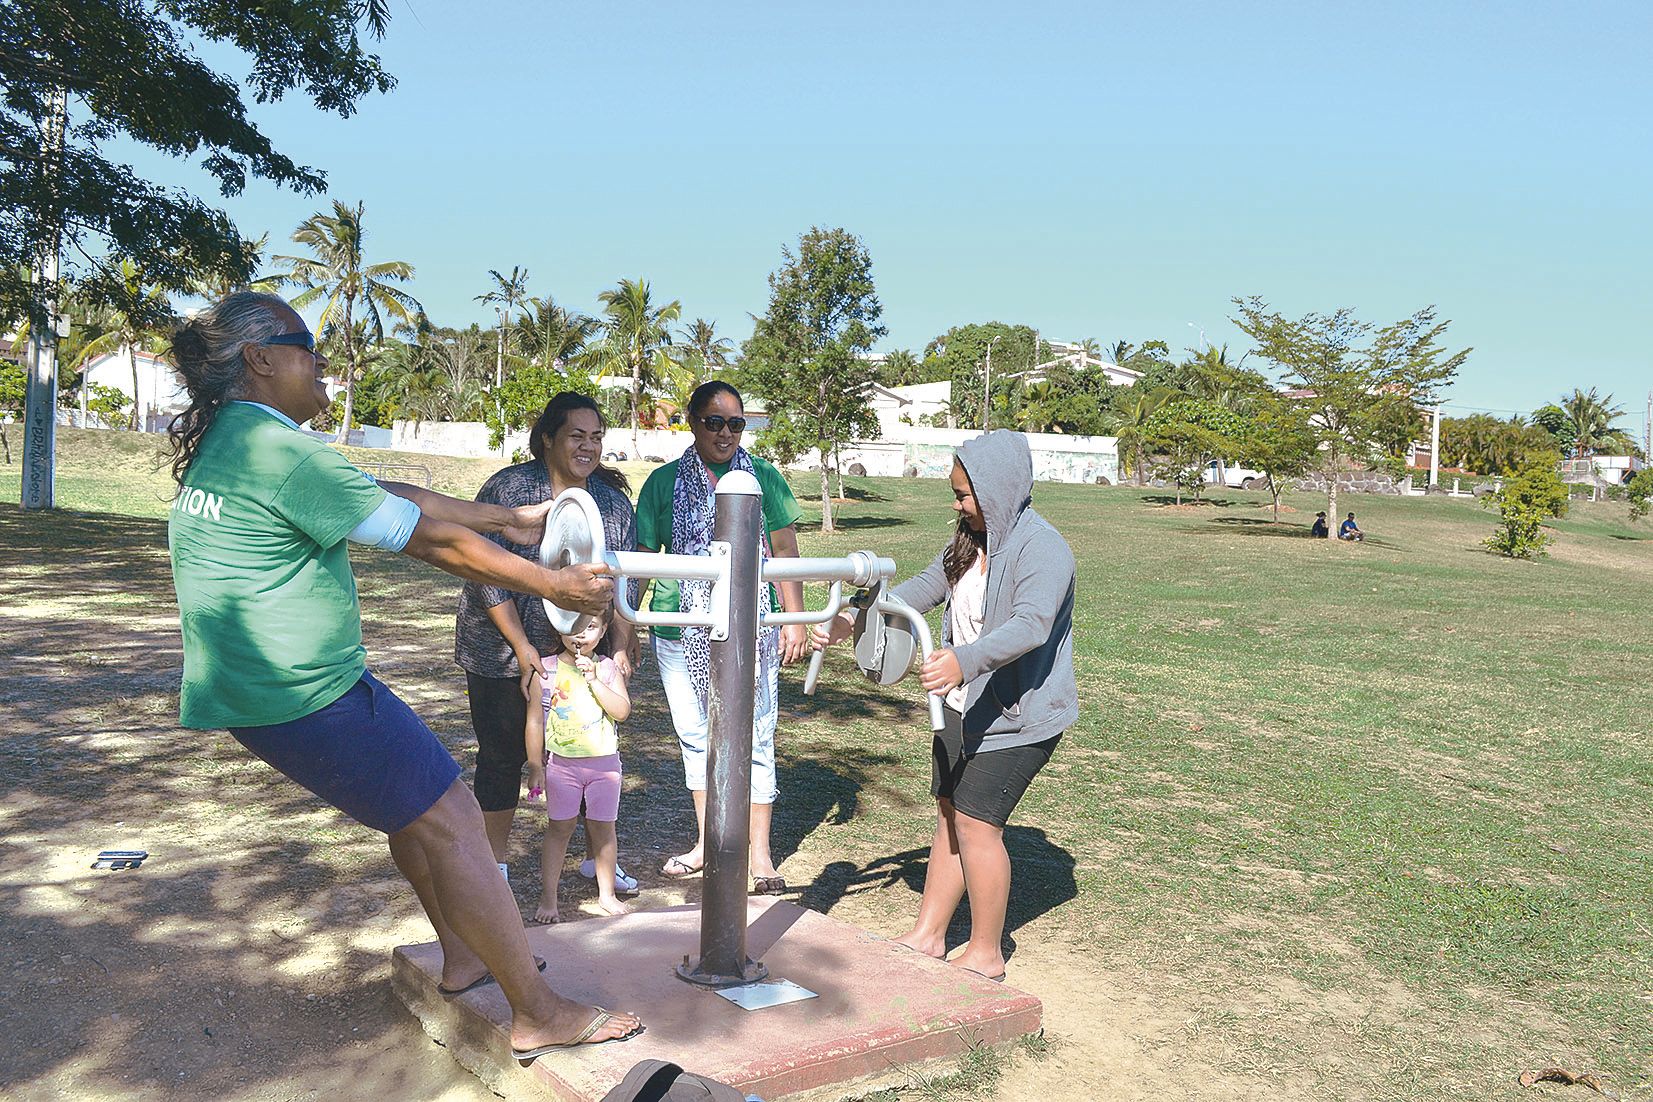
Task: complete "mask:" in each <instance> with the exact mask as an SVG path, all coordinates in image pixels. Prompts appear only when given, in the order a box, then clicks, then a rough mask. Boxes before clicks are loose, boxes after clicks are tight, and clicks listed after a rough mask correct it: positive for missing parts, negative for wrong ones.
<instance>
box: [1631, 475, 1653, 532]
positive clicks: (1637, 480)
mask: <svg viewBox="0 0 1653 1102" xmlns="http://www.w3.org/2000/svg"><path fill="white" fill-rule="evenodd" d="M1624 492H1625V496H1626V497H1628V498H1629V499H1630V519H1631V520H1640V519H1641V518H1642V517H1645V516H1646V515H1647V511H1648V507H1649V504H1650V503H1653V467H1643V468H1642V469H1641V470H1639V471H1637V472H1636V476H1635V477H1634V478H1632V479H1631V480H1630V481H1629V482H1628V483H1627V484H1626V485H1625V487H1624Z"/></svg>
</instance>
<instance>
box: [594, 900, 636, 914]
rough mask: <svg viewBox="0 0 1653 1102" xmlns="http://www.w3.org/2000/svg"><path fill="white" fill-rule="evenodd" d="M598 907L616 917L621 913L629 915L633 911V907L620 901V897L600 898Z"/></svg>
mask: <svg viewBox="0 0 1653 1102" xmlns="http://www.w3.org/2000/svg"><path fill="white" fill-rule="evenodd" d="M597 907H598V909H599V910H601V911H603V912H604V913H605V914H607V915H610V916H611V917H616V918H617V917H619V916H620V915H629V914H630V913H631V908H630V907H628V906H626V905H625V904H624V903H622V902H620V900H619V899H618V898H613V899H598V900H597Z"/></svg>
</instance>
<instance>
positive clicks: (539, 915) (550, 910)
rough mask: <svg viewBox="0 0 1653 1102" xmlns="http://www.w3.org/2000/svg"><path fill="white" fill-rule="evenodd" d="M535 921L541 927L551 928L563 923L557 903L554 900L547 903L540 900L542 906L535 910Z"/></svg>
mask: <svg viewBox="0 0 1653 1102" xmlns="http://www.w3.org/2000/svg"><path fill="white" fill-rule="evenodd" d="M534 921H535V922H538V923H539V924H540V925H541V926H551V925H555V924H556V923H558V922H561V921H562V916H561V915H560V914H558V913H557V901H556V900H555V899H553V900H551V902H549V903H547V902H546V901H545V900H543V899H542V900H540V905H539V906H538V907H536V908H534Z"/></svg>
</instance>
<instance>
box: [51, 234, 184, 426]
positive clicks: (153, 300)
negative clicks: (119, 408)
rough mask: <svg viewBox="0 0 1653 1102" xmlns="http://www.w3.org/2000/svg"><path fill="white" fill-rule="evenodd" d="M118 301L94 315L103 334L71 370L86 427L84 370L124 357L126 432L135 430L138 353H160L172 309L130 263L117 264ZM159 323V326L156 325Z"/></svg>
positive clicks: (89, 344)
mask: <svg viewBox="0 0 1653 1102" xmlns="http://www.w3.org/2000/svg"><path fill="white" fill-rule="evenodd" d="M120 275H121V281H120V290H119V292H118V295H119V300H118V301H116V302H114V303H112V304H110V305H109V306H106V307H104V308H103V309H102V310H100V311H98V313H97V318H96V320H97V324H98V325H99V326H100V327H102V329H103V333H102V334H101V335H100V336H98V337H96V338H94V339H93V340H90V341H88V342H86V344H84V345H83V346H81V349H80V352H79V354H78V355H77V356H76V357H75V360H74V362H73V363H71V364H70V367H71V368H74V369H76V370H79V371H80V372H81V378H80V414H81V424H82V425H84V424H85V423H86V369H87V368H88V367H89V366H90V365H91V363H92V361H93V360H95V359H97V358H98V357H99V356H106V355H108V354H110V353H113V352H118V353H119V354H120V355H122V356H125V357H126V362H127V366H128V367H129V368H131V371H132V415H131V417H130V419H129V420H128V422H127V428H128V429H129V430H131V431H136V430H137V428H138V416H139V408H138V407H139V406H140V405H141V404H142V402H141V400H140V398H139V394H138V352H140V351H144V352H152V353H159V352H163V351H165V349H166V338H165V337H164V336H163V335H162V333H163V331H164V329H166V328H170V324H169V323H170V320H171V317H172V306H171V304H170V303H169V302H168V301H167V296H166V292H165V291H164V290H162V289H161V288H160V287H153V286H151V287H146V286H144V277H143V271H142V269H140V268H139V267H138V266H137V265H136V264H134V263H133V262H132V261H130V260H124V259H123V260H122V261H121V262H120ZM158 322H159V324H158Z"/></svg>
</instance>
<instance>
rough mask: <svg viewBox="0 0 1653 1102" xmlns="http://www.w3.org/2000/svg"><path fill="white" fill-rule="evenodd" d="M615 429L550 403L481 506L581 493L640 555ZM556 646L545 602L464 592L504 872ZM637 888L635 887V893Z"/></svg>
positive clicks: (530, 553)
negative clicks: (534, 684) (613, 452)
mask: <svg viewBox="0 0 1653 1102" xmlns="http://www.w3.org/2000/svg"><path fill="white" fill-rule="evenodd" d="M606 427H607V426H606V425H605V424H604V423H603V415H602V412H601V411H600V410H599V409H598V408H597V403H596V402H594V401H592V400H591V399H590V398H587V397H586V396H585V395H583V394H574V393H571V392H569V391H564V392H562V393H561V394H558V395H557V396H556V397H554V398H552V399H551V401H550V402H549V403H547V404H546V407H545V412H544V413H542V414H540V418H539V420H538V421H537V422H535V424H534V430H533V432H532V433H531V434H529V441H528V448H529V451H531V452H532V453H533V456H534V458H533V459H532V461H530V462H527V463H517V464H515V465H513V466H510V467H506V468H505V469H504V470H502V471H499V472H498V473H496V474H494V475H493V476H492V477H491V478H489V479H488V481H486V482H484V483H483V484H482V489H481V490H479V491H477V495H476V499H477V500H478V501H484V502H489V503H491V504H495V505H508V506H515V505H529V504H537V503H539V502H542V501H547V500H549V499H550V498H552V497H555V496H556V495H557V494H560V493H562V492H563V491H564V490H566V489H568V488H569V487H570V486H578V487H581V488H582V489H584V490H586V491H588V492H589V493H590V494H591V496H592V498H593V499H594V500H595V501H596V502H597V509H598V511H599V512H601V513H602V517H603V537H604V540H605V542H606V544H607V546H608V547H609V548H610V549H611V550H619V551H629V550H632V549H633V548H635V547H636V546H637V513H636V511H635V510H634V509H633V508H632V505H631V500H630V498H629V496H628V490H629V486H628V485H627V483H626V477H625V475H623V474H621V473H620V472H619V471H617V470H614V469H613V468H612V467H605V466H604V465H603V464H602V454H603V431H604V429H605V428H606ZM488 538H490V539H494V540H495V542H497V543H499V544H500V545H501V546H503V547H505V548H506V550H509V551H513V552H515V553H516V554H518V555H521V556H522V557H523V558H525V559H531V560H533V561H535V562H538V561H539V548H538V547H534V546H528V545H525V544H514V543H510V542H508V541H506V540H504V539H500V538H498V537H494V536H490V537H488ZM613 619H614V627H613V629H612V631H613V634H612V635H611V636H610V637H609V639H608V643H609V646H610V648H611V653H612V654H613V655H614V660H615V662H616V663H618V664H619V665H620V667H621V669H622V670H623V671H624V672H625V674H626V676H628V677H629V676H630V675H631V670H632V667H633V666H634V665H635V663H636V660H637V653H638V642H637V635H636V631H635V630H634V629H633V628H632V626H631V625H630V624H628V623H626V622H625V621H624V620H622V619H621V618H620V617H618V616H616V617H614V618H613ZM555 638H556V636H555V634H554V633H553V632H552V631H551V623H550V621H549V620H547V619H546V616H545V608H544V606H543V605H542V604H541V603H540V600H539V598H537V597H529V596H525V595H524V594H521V593H512V592H511V591H510V590H507V589H500V588H498V587H496V586H485V585H476V584H474V583H467V584H466V586H465V588H464V589H463V590H462V591H461V592H460V595H459V617H458V621H457V623H456V624H455V630H454V648H453V649H454V661H455V662H457V663H459V665H460V667H461V668H462V669H464V671H465V683H466V687H467V689H468V690H469V693H470V702H471V727H472V729H473V730H474V731H475V732H476V745H477V753H476V780H475V781H474V782H473V787H474V788H475V791H476V802H477V803H478V804H480V805H481V806H482V818H483V820H484V822H485V823H486V824H487V828H488V841H489V843H490V844H491V845H492V846H493V850H494V860H496V861H498V862H500V868H501V871H504V862H505V853H506V847H507V845H508V844H509V840H510V837H511V818H512V816H513V815H514V814H515V812H516V808H517V801H518V799H519V797H520V795H521V792H522V767H523V766H524V765H525V764H526V763H527V761H528V758H527V750H526V746H525V743H524V741H523V731H524V729H525V726H526V724H527V719H528V710H527V709H528V701H527V695H526V694H527V685H528V677H529V674H530V673H531V672H532V671H534V670H538V671H539V672H540V673H541V674H542V675H543V674H544V673H545V667H544V664H543V662H542V658H541V656H542V655H545V654H548V653H550V651H551V648H552V645H553V641H554V640H555ZM588 863H589V862H588ZM581 871H582V872H584V871H585V870H584V869H583V868H582V869H581ZM616 880H617V881H619V882H620V884H621V886H622V890H625V888H626V886H627V885H626V882H627V881H628V880H630V878H629V877H626V876H625V873H624V872H623V871H622V872H620V873H619V874H618V875H617V876H616ZM636 885H637V882H636V881H635V880H630V884H629V887H630V889H631V890H635V889H636Z"/></svg>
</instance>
